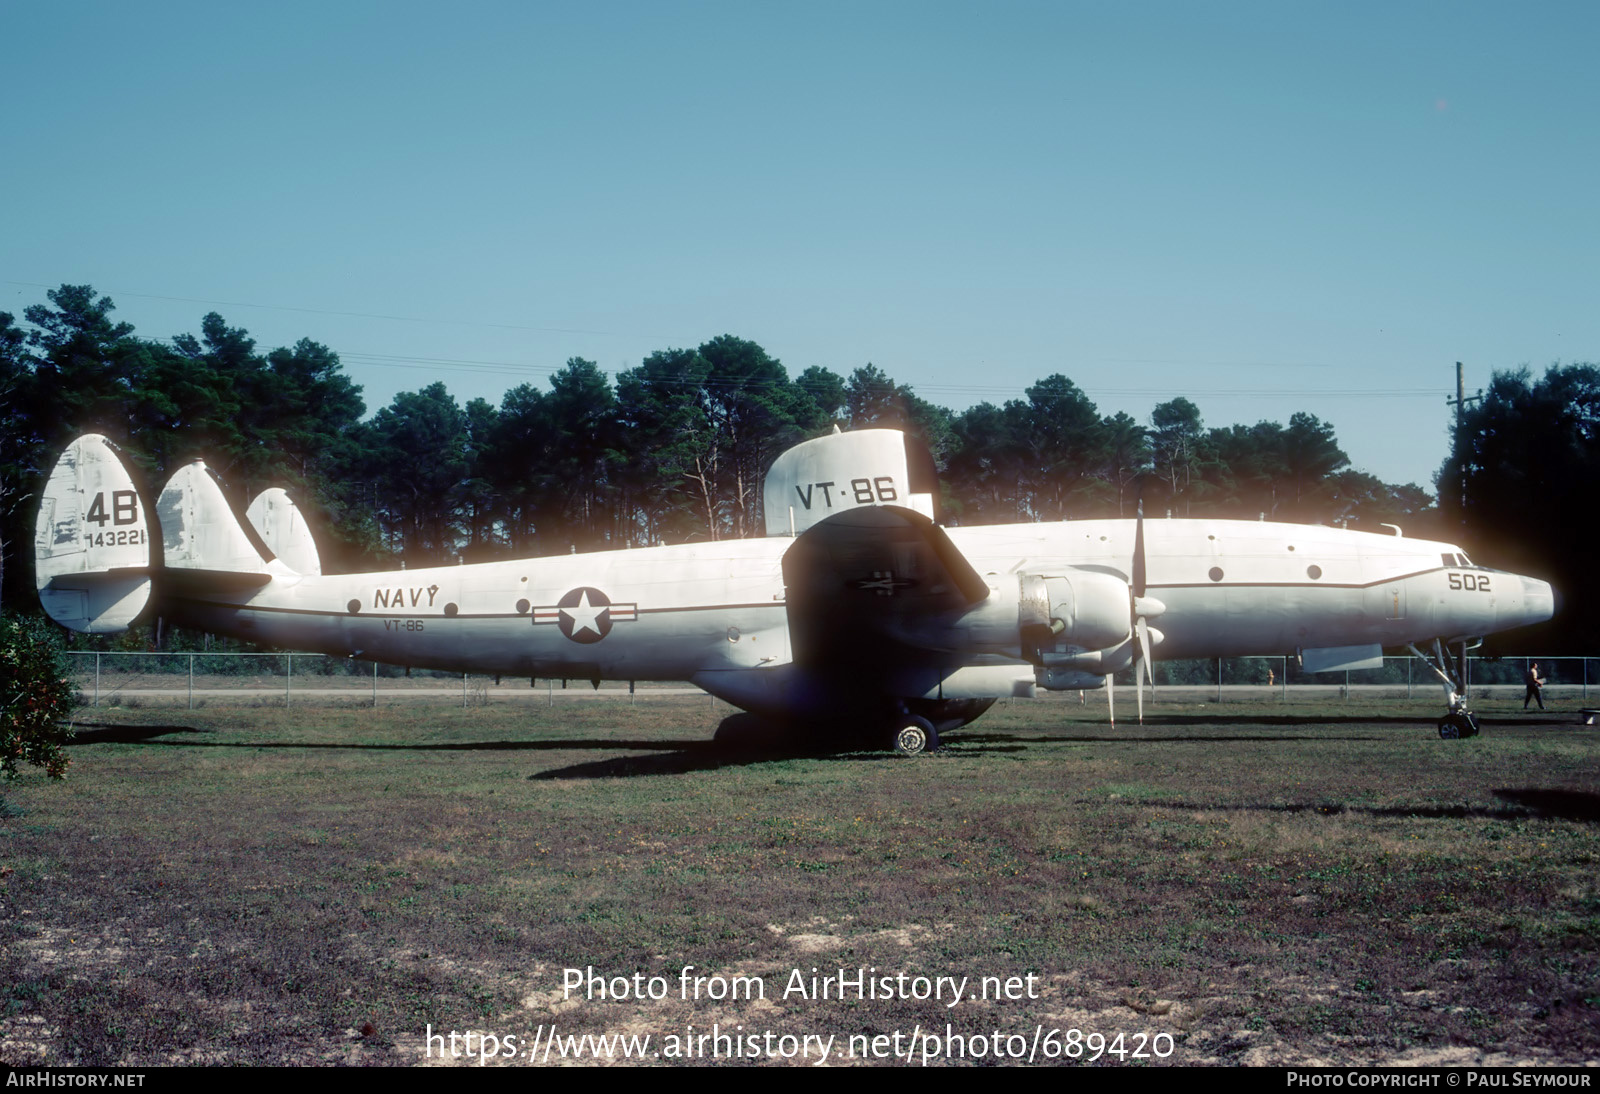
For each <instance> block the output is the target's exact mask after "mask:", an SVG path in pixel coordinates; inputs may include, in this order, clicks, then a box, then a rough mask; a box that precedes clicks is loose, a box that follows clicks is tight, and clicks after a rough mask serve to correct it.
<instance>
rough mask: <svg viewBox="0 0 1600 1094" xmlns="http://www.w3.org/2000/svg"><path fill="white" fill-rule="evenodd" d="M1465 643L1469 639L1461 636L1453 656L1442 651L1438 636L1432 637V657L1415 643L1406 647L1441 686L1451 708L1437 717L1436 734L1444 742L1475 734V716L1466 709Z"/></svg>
mask: <svg viewBox="0 0 1600 1094" xmlns="http://www.w3.org/2000/svg"><path fill="white" fill-rule="evenodd" d="M1467 646H1468V640H1467V639H1462V640H1461V642H1460V643H1459V645H1458V646H1457V648H1456V649H1455V650H1454V651H1453V652H1454V656H1453V657H1452V656H1450V655H1449V654H1447V653H1446V652H1445V648H1444V646H1443V645H1442V644H1441V643H1440V641H1439V639H1437V638H1435V639H1434V640H1433V653H1432V655H1431V656H1430V655H1429V654H1426V653H1423V652H1422V651H1421V650H1419V649H1417V647H1416V646H1409V647H1407V648H1408V649H1410V650H1411V652H1412V653H1414V654H1416V656H1417V659H1418V660H1420V661H1421V662H1422V663H1423V664H1424V665H1426V666H1427V667H1428V668H1429V669H1430V670H1431V671H1432V672H1433V674H1434V675H1435V676H1437V677H1438V678H1439V682H1440V683H1441V684H1442V685H1443V686H1444V699H1445V704H1446V705H1447V706H1448V707H1449V708H1450V709H1449V710H1448V711H1446V712H1445V716H1444V717H1443V718H1440V719H1439V736H1440V737H1442V738H1443V739H1444V740H1446V741H1456V740H1460V739H1461V738H1463V737H1476V736H1477V735H1478V718H1477V715H1475V714H1473V713H1472V711H1470V710H1468V709H1467Z"/></svg>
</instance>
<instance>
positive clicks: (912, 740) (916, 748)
mask: <svg viewBox="0 0 1600 1094" xmlns="http://www.w3.org/2000/svg"><path fill="white" fill-rule="evenodd" d="M938 747H939V731H938V730H937V729H935V728H934V726H933V723H932V722H930V721H928V719H926V718H924V717H922V716H921V715H919V714H902V715H901V716H900V717H899V718H898V719H897V720H896V721H895V731H894V750H895V751H896V752H898V753H900V755H902V756H920V755H921V754H922V753H924V752H933V751H935V750H936V749H938Z"/></svg>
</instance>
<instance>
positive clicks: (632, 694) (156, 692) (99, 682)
mask: <svg viewBox="0 0 1600 1094" xmlns="http://www.w3.org/2000/svg"><path fill="white" fill-rule="evenodd" d="M67 656H68V658H69V659H70V662H71V665H72V669H73V673H72V682H73V685H74V686H75V687H76V688H77V689H78V694H79V697H80V700H81V702H82V703H83V704H84V705H85V706H91V707H98V706H186V707H188V708H189V709H191V710H192V709H194V708H196V707H202V706H207V705H218V704H225V705H230V706H239V705H246V706H251V705H253V706H294V705H298V704H307V705H313V704H314V705H325V706H326V705H335V706H338V705H349V706H377V705H379V704H380V703H385V702H399V701H408V702H409V701H416V700H433V701H444V702H450V703H458V704H460V705H462V706H482V705H484V704H487V703H488V702H489V701H490V697H491V696H492V697H493V698H494V699H495V700H496V701H499V700H501V699H507V700H520V701H530V700H535V701H539V702H544V703H547V704H549V705H551V706H554V705H555V704H556V703H558V702H561V701H563V700H576V699H583V698H601V699H617V698H620V699H623V700H630V701H631V700H635V699H637V698H639V697H645V698H650V697H658V696H663V695H704V694H705V693H704V692H702V691H701V690H700V689H699V688H694V687H689V686H687V685H676V686H674V685H655V684H648V685H647V684H640V685H637V686H636V685H634V684H631V683H627V682H622V683H617V682H602V683H601V685H600V686H599V687H598V688H595V687H592V686H591V685H590V683H589V682H588V681H586V680H584V681H580V680H562V679H559V678H557V679H543V678H541V679H538V680H530V679H528V678H527V677H518V678H515V679H513V678H509V677H507V678H501V677H497V676H487V675H483V674H480V673H459V672H439V671H435V670H432V669H406V668H402V667H398V666H395V665H383V664H378V663H377V662H374V661H358V660H354V659H352V658H348V657H330V656H328V655H327V654H321V653H200V652H195V653H121V652H100V653H95V652H89V651H75V652H71V653H69V654H68V655H67Z"/></svg>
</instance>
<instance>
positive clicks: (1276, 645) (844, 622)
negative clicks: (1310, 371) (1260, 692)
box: [35, 429, 1554, 753]
mask: <svg viewBox="0 0 1600 1094" xmlns="http://www.w3.org/2000/svg"><path fill="white" fill-rule="evenodd" d="M937 494H938V484H937V482H936V480H935V471H934V467H933V462H932V460H931V459H930V458H929V457H928V455H927V453H926V451H925V450H922V449H921V448H920V446H919V445H917V444H916V443H915V442H914V441H911V440H909V439H908V438H907V437H906V436H905V435H904V434H902V433H899V432H897V431H894V430H882V429H869V430H860V431H856V432H851V433H839V432H838V431H837V430H836V431H835V432H834V434H833V435H831V436H826V437H822V438H819V439H817V440H813V441H807V442H805V443H804V444H800V445H797V446H796V447H794V448H792V449H790V450H789V451H788V452H786V453H784V454H783V455H782V456H780V457H779V458H778V459H777V461H776V462H775V463H774V464H773V466H772V469H771V471H770V472H769V473H768V475H767V479H766V483H765V490H764V502H765V509H766V521H767V529H766V530H767V535H766V537H765V538H762V539H745V540H725V541H722V542H717V543H699V544H685V545H682V546H675V547H649V548H639V549H633V550H622V551H604V552H597V553H594V554H585V555H570V556H556V557H551V558H530V559H521V560H517V561H512V562H492V563H483V564H480V565H473V566H442V567H437V568H433V569H423V570H400V571H386V572H382V573H365V574H339V575H323V574H322V573H321V566H320V563H319V561H318V555H317V551H316V547H315V544H314V542H313V540H312V538H311V536H310V533H309V531H308V530H307V529H306V526H305V523H304V520H303V518H302V517H301V515H300V512H299V510H298V509H296V508H295V506H294V504H293V502H292V501H290V500H289V498H288V496H287V495H286V494H284V493H283V491H281V490H271V491H268V492H266V493H265V494H263V495H262V496H261V497H259V498H257V499H256V500H255V502H254V503H252V505H251V506H250V508H249V510H248V513H247V516H246V517H245V519H243V520H241V519H240V518H239V517H238V516H236V515H235V513H234V512H233V510H232V509H231V508H230V506H229V505H228V503H227V500H226V499H225V497H224V496H223V493H222V490H221V489H220V487H219V486H218V485H217V483H216V482H215V480H214V479H213V478H212V475H211V473H210V472H209V471H208V470H207V468H206V467H205V465H204V464H203V463H201V462H200V461H198V460H197V461H195V462H194V463H191V464H189V465H187V466H185V467H183V468H181V469H180V470H179V471H178V472H177V473H176V474H175V475H173V476H172V478H171V480H170V481H169V482H168V483H167V485H166V487H165V488H164V489H163V490H162V491H161V495H160V497H159V498H158V499H157V500H156V506H155V511H154V514H153V516H154V520H152V519H151V518H152V513H151V510H150V507H149V505H148V504H147V502H146V500H145V499H144V498H143V497H141V496H140V494H139V491H138V490H137V488H136V487H135V485H134V483H133V480H132V478H131V477H130V476H129V474H128V471H127V469H126V467H124V465H123V463H122V461H121V458H120V457H119V456H118V455H117V452H116V449H115V448H114V446H113V445H111V443H110V442H108V441H107V440H106V439H105V438H103V437H100V436H97V435H93V434H90V435H87V436H83V437H80V438H79V439H78V440H76V441H74V442H73V443H72V445H71V446H70V447H69V448H68V449H67V450H66V452H65V453H64V454H63V455H62V456H61V459H60V461H59V462H58V463H57V465H56V467H55V470H54V472H53V473H52V475H51V477H50V479H49V483H48V486H47V487H46V490H45V494H44V499H43V503H42V506H41V508H40V512H39V517H38V522H37V525H36V534H35V556H36V563H37V574H38V587H39V596H40V599H41V601H42V602H43V604H44V607H45V610H46V611H47V612H49V614H50V615H51V616H52V617H53V618H54V619H55V620H56V621H57V622H59V623H61V624H63V625H64V626H67V627H71V628H73V629H75V630H80V631H89V632H98V633H106V632H116V631H121V630H125V629H126V628H127V627H128V625H129V624H130V623H131V622H132V621H133V620H134V618H135V617H136V616H138V615H139V614H140V613H141V612H142V611H144V610H145V608H146V606H147V604H148V603H149V601H150V599H151V596H152V592H154V594H155V595H156V597H157V598H158V610H159V612H160V613H161V615H162V616H164V617H165V618H166V619H168V620H170V621H172V622H175V623H178V624H180V625H183V626H188V627H193V628H197V629H200V630H204V631H208V632H212V633H218V634H227V635H233V636H235V637H238V638H244V639H249V640H252V641H256V642H263V643H268V644H271V645H275V646H282V647H289V648H293V649H308V650H320V651H323V652H326V653H332V654H342V655H348V656H351V657H361V658H366V659H371V660H375V661H382V662H386V663H390V664H398V665H411V666H417V667H425V668H435V669H447V670H452V671H459V672H469V671H470V672H480V673H494V674H501V675H506V676H528V677H539V676H544V677H562V678H569V679H586V680H593V681H596V682H598V681H600V680H630V681H632V680H687V681H689V682H691V683H694V684H696V685H698V686H700V687H702V688H704V689H705V690H706V691H708V692H710V693H711V694H712V695H715V696H717V697H718V698H720V699H723V700H725V701H727V702H728V703H731V704H732V705H734V706H736V707H739V708H741V709H743V710H746V711H750V712H752V713H753V714H756V715H758V716H760V717H761V718H764V719H768V720H772V721H774V722H780V723H787V724H788V725H790V726H792V727H798V728H801V729H805V728H814V729H815V730H816V731H817V732H819V733H822V732H828V733H837V731H839V730H840V729H843V730H845V731H846V733H848V734H850V735H853V736H855V737H856V738H857V739H858V740H859V739H862V738H865V739H867V740H868V741H870V742H872V743H880V744H882V745H885V746H888V745H890V744H891V743H892V744H893V746H894V747H896V748H898V749H899V750H900V751H901V752H905V753H917V752H921V751H924V750H925V749H929V748H933V747H937V744H938V735H939V733H940V732H942V731H946V730H949V729H953V728H955V727H957V726H960V725H964V724H966V723H967V722H970V721H971V720H972V719H974V718H976V717H977V716H978V715H980V714H982V713H983V711H984V710H986V709H987V708H988V707H989V706H990V704H992V703H993V702H994V700H995V699H996V698H1000V697H1009V696H1032V695H1033V694H1035V691H1036V689H1038V688H1046V689H1051V690H1060V689H1074V690H1077V689H1084V688H1099V687H1103V686H1105V685H1106V683H1107V681H1108V679H1109V678H1110V675H1111V674H1112V673H1114V672H1117V671H1119V670H1121V669H1125V668H1127V667H1128V666H1129V665H1137V666H1139V670H1140V671H1139V673H1138V674H1137V679H1138V681H1139V687H1138V689H1137V691H1138V695H1139V704H1140V713H1141V715H1142V713H1143V682H1144V681H1145V680H1148V679H1149V678H1150V669H1149V666H1150V662H1151V659H1152V658H1155V657H1159V658H1162V659H1169V658H1201V657H1206V658H1209V657H1237V656H1248V655H1276V654H1284V653H1289V654H1298V656H1299V657H1300V658H1301V663H1302V664H1303V666H1304V667H1305V668H1306V669H1307V670H1308V671H1312V672H1322V671H1332V670H1337V669H1345V668H1363V667H1371V666H1375V665H1377V664H1380V663H1381V661H1380V660H1379V659H1380V658H1381V655H1382V650H1383V647H1385V646H1390V647H1395V646H1409V647H1410V649H1411V651H1412V652H1413V653H1415V654H1416V655H1417V656H1418V657H1420V658H1422V659H1423V661H1424V662H1425V663H1427V664H1429V665H1430V667H1431V668H1432V669H1433V671H1434V672H1435V674H1436V675H1437V676H1438V678H1439V680H1440V682H1441V683H1442V684H1443V687H1444V691H1445V696H1446V702H1447V704H1448V708H1449V709H1448V711H1447V713H1446V714H1445V715H1444V717H1443V718H1442V720H1441V721H1440V723H1439V732H1440V735H1441V736H1444V737H1460V736H1470V735H1472V734H1473V733H1476V732H1477V723H1476V721H1475V720H1474V718H1473V717H1472V715H1471V713H1470V712H1468V711H1467V709H1466V706H1465V695H1464V688H1463V686H1462V684H1461V679H1462V676H1461V668H1462V667H1464V658H1465V650H1466V648H1467V646H1468V645H1469V644H1470V643H1471V642H1473V641H1474V640H1475V639H1477V638H1478V637H1479V636H1482V635H1485V634H1488V633H1490V632H1493V631H1500V630H1505V629H1507V628H1510V627H1518V626H1522V625H1524V624H1528V623H1537V622H1540V621H1542V620H1545V619H1548V618H1550V616H1551V614H1552V613H1553V610H1554V600H1553V596H1552V593H1551V589H1550V586H1549V585H1548V584H1546V583H1545V582H1543V581H1539V580H1536V579H1533V578H1528V577H1520V576H1518V575H1516V574H1510V573H1505V572H1502V571H1498V570H1489V569H1485V568H1484V567H1481V566H1475V565H1473V564H1472V563H1471V562H1470V561H1468V559H1467V556H1466V555H1465V554H1464V553H1463V552H1462V551H1461V549H1460V548H1458V547H1455V546H1453V545H1451V544H1448V543H1437V542H1431V541H1427V540H1418V539H1406V538H1403V537H1401V536H1400V535H1398V534H1396V535H1374V534H1370V533H1365V532H1351V531H1345V530H1340V529H1336V528H1324V527H1316V526H1307V525H1298V524H1274V523H1266V522H1259V523H1258V522H1249V521H1233V520H1172V519H1166V520H1150V521H1146V520H1144V518H1143V516H1142V515H1141V516H1140V517H1139V519H1137V520H1082V521H1063V522H1060V523H1051V524H1042V523H1041V524H1010V525H999V526H992V527H976V528H944V527H941V526H940V525H939V524H937V523H935V521H934V519H933V518H934V498H935V497H936V496H937ZM1419 645H1421V646H1423V647H1424V648H1423V649H1419ZM1424 649H1426V651H1427V652H1424ZM1457 658H1460V659H1461V663H1460V665H1459V666H1458V664H1457V663H1456V660H1457Z"/></svg>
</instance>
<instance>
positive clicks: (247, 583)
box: [161, 568, 272, 597]
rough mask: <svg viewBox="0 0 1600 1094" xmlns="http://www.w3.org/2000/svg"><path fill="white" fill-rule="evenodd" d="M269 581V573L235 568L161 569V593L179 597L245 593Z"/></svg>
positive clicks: (270, 579)
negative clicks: (246, 571)
mask: <svg viewBox="0 0 1600 1094" xmlns="http://www.w3.org/2000/svg"><path fill="white" fill-rule="evenodd" d="M271 581H272V575H271V574H247V573H240V572H238V571H236V570H195V569H184V570H179V569H174V568H168V569H165V570H162V571H161V591H162V594H163V595H167V594H171V595H173V596H180V597H198V596H203V595H204V594H206V593H218V594H221V593H246V592H249V591H250V590H251V589H259V588H261V586H263V585H266V584H268V583H269V582H271Z"/></svg>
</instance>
